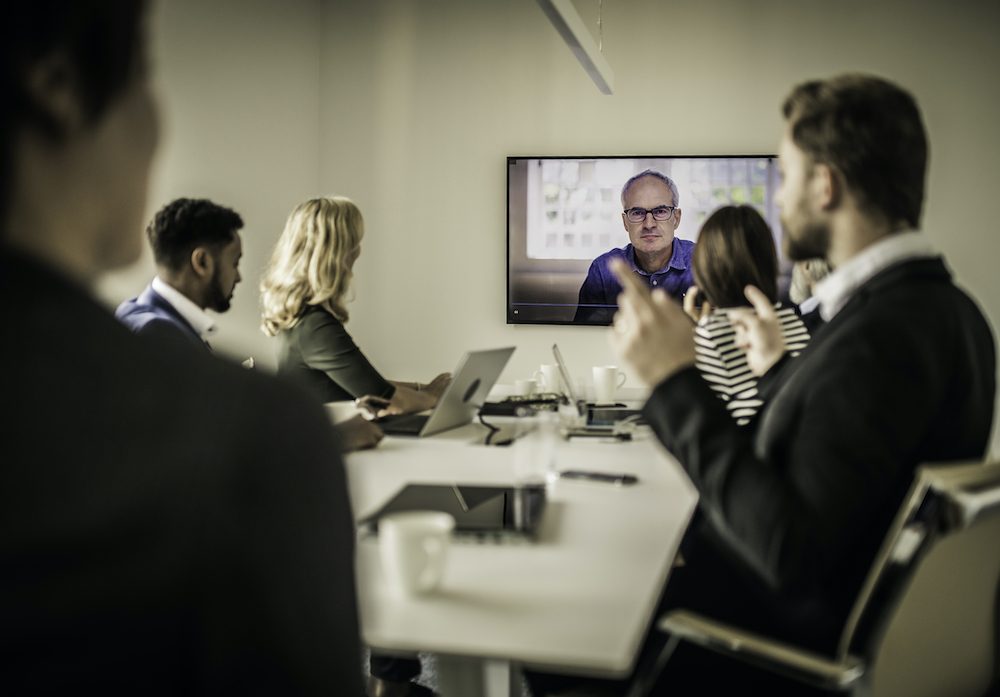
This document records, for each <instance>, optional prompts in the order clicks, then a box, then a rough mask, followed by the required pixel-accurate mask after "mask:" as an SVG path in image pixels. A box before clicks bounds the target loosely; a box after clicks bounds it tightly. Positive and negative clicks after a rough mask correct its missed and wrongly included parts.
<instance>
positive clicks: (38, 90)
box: [24, 52, 86, 136]
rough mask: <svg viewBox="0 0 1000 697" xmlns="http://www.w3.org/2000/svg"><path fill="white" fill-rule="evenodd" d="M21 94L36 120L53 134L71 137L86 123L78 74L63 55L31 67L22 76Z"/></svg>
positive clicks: (55, 55)
mask: <svg viewBox="0 0 1000 697" xmlns="http://www.w3.org/2000/svg"><path fill="white" fill-rule="evenodd" d="M24 90H25V93H26V95H27V97H28V100H29V101H30V103H31V104H32V105H33V106H34V108H35V111H36V113H37V114H38V116H39V117H40V118H41V119H42V120H43V121H44V123H45V124H46V125H47V126H48V127H50V128H51V129H52V130H54V131H55V133H56V134H58V135H60V136H65V135H67V134H70V133H73V132H75V131H78V130H79V129H80V128H81V127H82V126H83V125H84V123H85V122H86V109H85V107H84V104H83V100H82V98H81V92H80V89H79V72H78V71H77V69H76V67H75V66H74V64H73V61H71V60H69V57H68V56H67V55H66V54H65V53H63V52H55V53H51V54H49V55H48V56H45V57H44V58H41V59H39V60H38V61H36V62H35V63H33V64H32V65H31V66H30V67H29V68H28V70H27V72H26V74H25V81H24Z"/></svg>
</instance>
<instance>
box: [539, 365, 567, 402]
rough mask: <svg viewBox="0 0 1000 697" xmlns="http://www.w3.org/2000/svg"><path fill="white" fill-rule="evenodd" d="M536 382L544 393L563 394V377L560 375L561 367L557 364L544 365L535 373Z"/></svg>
mask: <svg viewBox="0 0 1000 697" xmlns="http://www.w3.org/2000/svg"><path fill="white" fill-rule="evenodd" d="M535 380H537V381H538V386H539V388H540V389H541V391H542V392H555V393H558V394H562V377H561V376H560V375H559V366H558V365H556V364H555V363H543V364H542V366H541V367H540V368H539V369H538V370H536V371H535Z"/></svg>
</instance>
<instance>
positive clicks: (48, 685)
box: [0, 0, 362, 695]
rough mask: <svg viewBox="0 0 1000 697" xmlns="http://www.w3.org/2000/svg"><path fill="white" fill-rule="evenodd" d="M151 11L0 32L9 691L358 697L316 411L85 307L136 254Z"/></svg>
mask: <svg viewBox="0 0 1000 697" xmlns="http://www.w3.org/2000/svg"><path fill="white" fill-rule="evenodd" d="M144 8H145V3H142V2H128V1H127V0H126V1H124V2H116V3H75V2H69V1H68V0H63V1H60V0H53V1H52V2H46V3H15V7H14V11H13V12H10V11H8V13H7V14H6V15H5V21H4V22H3V23H2V24H0V54H2V57H3V58H2V60H3V69H2V70H0V93H2V95H3V97H4V98H3V99H0V122H2V123H3V124H4V125H5V127H4V128H2V129H0V139H3V142H2V143H0V157H3V161H2V162H0V202H2V203H0V214H2V217H3V221H2V225H0V298H2V299H3V301H4V307H5V308H7V310H8V312H7V318H6V321H8V322H10V325H9V326H10V327H12V328H13V331H11V332H10V333H9V334H5V335H4V340H3V341H2V342H0V364H2V365H3V366H4V370H3V372H2V374H0V394H3V396H4V398H5V399H6V400H8V401H9V403H10V404H12V405H16V407H15V408H14V409H10V410H7V413H6V416H5V417H4V419H3V421H2V425H0V429H2V432H0V442H2V444H3V446H2V447H3V458H2V459H0V511H2V513H0V693H3V694H25V693H45V694H54V693H66V694H101V695H109V694H126V693H127V694H130V695H131V694H192V693H194V694H229V693H240V694H258V693H260V694H307V693H308V694H361V689H362V687H361V675H360V671H359V660H360V655H359V654H360V651H359V640H358V636H359V632H358V625H357V615H356V600H355V592H354V569H353V550H354V530H353V524H352V517H351V512H350V503H349V500H348V498H347V487H346V482H345V480H344V469H343V467H342V464H341V461H340V458H339V455H338V454H337V453H338V448H337V443H336V441H335V440H334V439H333V438H332V436H331V430H330V427H329V423H328V421H327V419H326V416H325V415H324V414H323V411H322V409H321V408H319V406H318V405H317V404H316V403H315V401H314V400H311V399H309V398H307V397H306V396H305V395H304V393H303V392H301V391H300V390H298V389H297V388H294V387H293V386H290V385H287V384H284V383H282V382H281V381H278V380H276V379H274V378H271V377H267V376H263V375H258V374H253V373H250V372H247V371H244V370H243V369H242V368H238V367H236V366H230V365H226V364H224V363H223V362H221V361H218V360H215V359H214V358H212V357H211V356H210V355H209V354H208V352H206V351H202V350H199V351H191V350H189V349H188V346H187V344H190V341H189V340H188V339H187V338H185V337H184V336H182V335H180V334H177V335H176V339H175V340H165V341H162V342H161V341H158V340H157V341H154V340H152V339H150V338H145V337H142V336H135V335H133V334H131V333H130V332H129V331H128V330H127V329H126V328H125V327H124V326H122V325H121V324H119V323H118V322H117V321H116V320H115V319H114V318H113V317H112V316H111V314H110V313H109V312H108V311H107V310H106V309H105V308H103V307H102V306H101V305H100V304H99V303H98V302H96V301H95V300H94V299H93V297H91V291H90V290H89V288H91V287H92V286H93V285H94V284H95V283H96V280H97V278H98V277H99V275H100V274H102V273H104V272H106V271H109V270H111V269H116V268H120V267H122V266H125V265H128V264H131V263H132V262H134V261H135V260H136V259H137V258H138V256H139V252H140V250H141V237H140V236H139V235H138V234H137V233H138V231H139V230H140V229H141V224H142V219H141V218H142V215H143V211H144V210H145V203H146V184H147V182H148V178H149V171H150V163H151V160H152V155H153V152H154V150H155V146H156V142H157V135H158V132H157V127H156V124H157V119H156V109H155V102H154V101H153V99H152V98H151V94H150V91H149V81H148V76H147V74H146V70H145V67H144V66H145V65H146V63H147V62H146V59H145V45H144V41H143V36H144V32H143V31H142V28H141V27H142V25H143V23H144V15H145V10H144ZM94 36H100V37H105V39H106V40H104V41H94V40H93V37H94ZM12 96H13V97H15V98H11V97H12ZM95 173H99V176H97V175H96V174H95ZM53 191H58V192H59V195H58V196H53V195H52V192H53ZM15 221H16V222H15ZM170 336H172V335H170Z"/></svg>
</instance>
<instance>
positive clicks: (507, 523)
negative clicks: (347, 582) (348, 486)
mask: <svg viewBox="0 0 1000 697" xmlns="http://www.w3.org/2000/svg"><path fill="white" fill-rule="evenodd" d="M402 511H443V512H445V513H450V514H451V515H452V516H453V517H454V518H455V533H456V534H459V535H464V534H471V535H483V536H485V535H490V534H504V535H517V536H524V537H532V536H534V534H535V531H536V530H537V529H538V525H539V523H540V522H541V519H542V514H543V513H544V511H545V487H544V486H527V487H512V486H499V485H498V486H484V485H478V484H476V485H473V484H407V485H406V486H405V487H403V488H402V489H400V490H399V491H398V492H396V494H395V495H394V496H392V497H391V498H390V499H389V500H388V501H387V502H386V503H385V504H383V505H382V506H381V507H380V508H379V509H378V510H376V511H375V512H374V513H372V514H370V515H367V516H365V517H364V518H362V519H361V520H360V521H358V528H359V529H360V530H362V531H364V532H369V533H377V532H378V520H379V518H380V517H382V516H383V515H386V514H388V513H397V512H402Z"/></svg>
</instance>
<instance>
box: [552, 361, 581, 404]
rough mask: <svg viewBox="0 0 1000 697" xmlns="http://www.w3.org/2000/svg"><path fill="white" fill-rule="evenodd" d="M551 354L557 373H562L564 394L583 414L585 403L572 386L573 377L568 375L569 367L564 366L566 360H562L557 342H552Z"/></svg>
mask: <svg viewBox="0 0 1000 697" xmlns="http://www.w3.org/2000/svg"><path fill="white" fill-rule="evenodd" d="M552 355H553V356H555V358H556V365H558V366H559V374H560V375H562V381H563V384H564V385H565V386H566V396H567V397H569V401H570V403H571V404H575V405H576V408H577V411H579V412H580V414H583V412H584V408H585V406H586V405H585V404H584V402H583V400H582V399H580V397H579V396H577V393H576V388H575V387H574V386H573V379H572V378H571V377H570V376H569V369H568V368H567V367H566V361H564V360H563V357H562V351H560V350H559V345H558V344H552Z"/></svg>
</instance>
